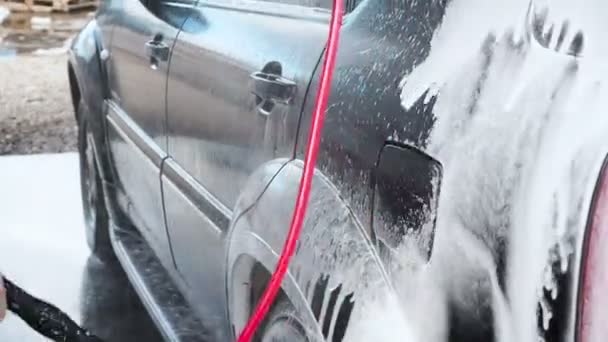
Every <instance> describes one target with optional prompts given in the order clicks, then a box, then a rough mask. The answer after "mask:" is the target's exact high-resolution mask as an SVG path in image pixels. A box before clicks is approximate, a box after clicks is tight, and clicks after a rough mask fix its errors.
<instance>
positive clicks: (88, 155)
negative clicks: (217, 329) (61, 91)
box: [77, 100, 116, 263]
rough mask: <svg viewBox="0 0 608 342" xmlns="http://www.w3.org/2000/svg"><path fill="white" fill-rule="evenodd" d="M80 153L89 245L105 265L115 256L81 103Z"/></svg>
mask: <svg viewBox="0 0 608 342" xmlns="http://www.w3.org/2000/svg"><path fill="white" fill-rule="evenodd" d="M77 118H78V153H79V155H80V189H81V194H82V209H83V214H84V221H85V229H86V230H87V231H86V236H87V244H88V245H89V248H90V249H91V252H92V253H93V255H95V256H96V257H97V258H98V259H99V260H101V261H102V262H104V263H108V262H114V260H115V258H116V256H115V254H114V250H113V248H112V243H111V240H110V226H109V219H108V211H107V210H106V206H105V201H104V194H103V184H102V180H101V175H100V173H99V165H98V164H97V159H96V156H95V149H94V148H93V145H92V144H91V141H92V132H91V130H90V125H89V122H88V118H89V113H88V112H87V107H86V105H85V104H84V102H83V101H82V100H81V101H80V103H79V104H78V113H77Z"/></svg>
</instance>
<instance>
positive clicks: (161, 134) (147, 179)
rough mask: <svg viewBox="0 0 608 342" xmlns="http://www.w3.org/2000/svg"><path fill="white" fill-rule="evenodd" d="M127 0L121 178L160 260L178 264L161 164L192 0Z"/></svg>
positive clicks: (117, 93)
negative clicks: (171, 73) (174, 57)
mask: <svg viewBox="0 0 608 342" xmlns="http://www.w3.org/2000/svg"><path fill="white" fill-rule="evenodd" d="M150 3H151V2H150ZM122 6H123V8H122V11H121V13H122V17H121V18H120V20H119V21H118V23H117V24H116V25H115V26H114V29H113V41H112V51H111V60H112V65H113V68H112V69H111V72H110V73H109V82H110V89H111V91H110V94H109V99H108V100H107V102H108V119H109V122H110V131H109V133H108V137H109V141H110V148H111V149H112V155H113V157H114V159H115V160H114V162H113V163H114V165H115V168H116V182H119V183H120V187H121V188H122V189H123V190H124V192H125V193H126V195H127V198H128V199H129V202H128V203H127V207H126V208H125V211H126V213H127V215H128V217H129V218H130V220H131V221H133V223H134V224H135V225H136V226H137V227H139V228H140V229H141V231H142V233H143V234H144V235H145V236H146V237H147V238H148V239H149V241H150V244H151V245H152V247H153V248H154V250H155V251H156V252H157V254H158V256H159V258H160V260H161V261H162V262H163V263H164V264H165V265H167V266H168V267H172V265H173V257H172V255H171V249H170V245H169V238H168V236H167V232H166V228H165V221H164V212H163V210H164V209H163V202H162V194H161V184H160V170H161V164H162V162H163V160H164V159H165V158H166V157H167V153H166V150H167V140H166V115H165V113H166V103H165V95H166V85H167V73H168V69H169V68H168V66H169V57H170V47H171V46H173V44H174V43H175V39H176V38H177V34H178V32H179V29H180V27H181V25H182V24H183V22H184V21H185V20H186V18H187V17H188V14H189V12H188V10H189V8H190V7H191V6H192V3H190V4H188V3H184V2H180V1H175V2H169V1H163V2H160V3H159V6H158V7H153V6H152V5H151V4H148V5H147V6H146V4H145V3H143V2H140V1H128V2H124V3H123V4H122ZM152 8H154V11H155V12H151V9H152ZM157 39H158V44H164V45H163V46H164V47H165V48H166V52H167V53H166V54H165V55H164V56H162V57H160V56H156V55H151V52H150V50H149V46H148V45H150V44H151V42H152V41H155V40H157Z"/></svg>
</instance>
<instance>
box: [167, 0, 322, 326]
mask: <svg viewBox="0 0 608 342" xmlns="http://www.w3.org/2000/svg"><path fill="white" fill-rule="evenodd" d="M300 2H302V3H300ZM309 2H311V1H308V0H301V1H300V0H294V1H293V3H291V4H287V3H285V0H281V1H277V2H272V1H256V0H253V1H251V0H240V1H235V2H226V1H210V0H200V1H199V2H198V4H197V6H196V10H195V11H194V13H193V14H192V15H191V16H190V17H189V19H188V20H187V21H186V23H185V24H184V25H183V28H182V31H181V32H180V34H179V37H178V40H177V42H176V44H175V48H174V50H173V55H172V60H171V70H170V72H169V80H168V89H167V94H168V95H167V108H168V111H167V114H168V121H167V128H168V151H169V158H168V159H167V162H166V163H165V164H164V167H163V177H162V179H163V190H164V194H165V209H166V213H167V227H168V230H169V235H170V237H171V245H172V247H173V251H174V256H175V261H176V264H177V267H178V270H179V271H180V273H181V274H182V276H183V278H184V279H185V281H186V282H187V283H188V285H189V287H190V288H191V289H193V290H192V293H191V295H192V296H194V297H197V298H196V302H198V303H206V304H205V305H206V306H208V307H207V308H206V309H205V308H200V309H201V311H202V312H203V314H204V313H205V312H210V313H215V317H211V318H210V319H205V320H206V321H211V320H212V319H217V320H218V321H220V320H224V321H225V316H224V317H221V315H220V314H219V313H220V312H221V311H219V310H220V308H221V307H222V306H223V305H224V304H225V303H224V302H222V301H223V300H225V298H226V292H225V284H224V278H225V276H224V263H225V258H226V251H225V249H224V246H225V244H224V243H225V241H224V237H225V236H226V231H227V229H228V225H229V222H230V220H231V218H232V210H233V208H234V206H235V204H236V202H237V199H238V198H239V195H240V193H241V189H243V187H244V186H245V183H246V182H247V180H248V179H249V177H250V176H251V174H252V173H253V172H254V171H256V170H257V169H259V168H260V167H261V165H262V164H264V163H266V162H268V161H271V160H278V159H281V158H283V159H284V160H286V158H291V157H292V156H293V153H294V147H295V139H296V136H297V128H298V120H299V117H300V112H301V109H302V104H303V102H304V98H305V96H306V93H307V87H308V84H309V81H310V78H311V77H312V75H313V73H314V70H315V68H316V66H317V64H318V62H319V60H320V57H321V55H322V52H323V49H324V46H325V41H326V37H327V32H328V22H329V14H330V12H329V10H327V9H319V8H313V7H310V6H308V5H309V4H308V3H309ZM209 306H211V307H209Z"/></svg>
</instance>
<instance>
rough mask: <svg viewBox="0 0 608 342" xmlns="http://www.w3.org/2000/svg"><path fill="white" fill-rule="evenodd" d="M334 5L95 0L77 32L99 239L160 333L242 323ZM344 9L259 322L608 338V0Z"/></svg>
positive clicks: (362, 333)
mask: <svg viewBox="0 0 608 342" xmlns="http://www.w3.org/2000/svg"><path fill="white" fill-rule="evenodd" d="M330 7H331V4H330V3H329V1H326V0H325V1H321V0H276V1H275V0H268V1H263V0H234V1H228V0H166V1H165V0H123V1H120V0H106V1H102V4H101V7H100V9H99V11H98V12H97V14H96V16H95V18H94V20H92V21H91V22H90V23H89V24H88V26H86V28H85V29H84V30H83V31H82V32H81V33H80V34H79V35H78V36H77V37H76V38H75V39H74V41H73V45H72V49H71V51H70V59H69V65H68V71H69V79H70V84H71V91H72V98H73V103H74V108H75V111H76V117H77V120H78V125H79V134H80V135H79V147H80V155H81V174H82V193H83V202H84V212H85V217H86V222H87V228H88V231H87V234H88V235H87V237H88V243H89V245H90V247H91V249H92V251H93V253H94V254H96V255H97V256H98V257H99V258H101V259H103V260H107V261H111V260H113V259H114V258H117V259H118V260H119V261H120V263H121V264H122V266H123V268H124V269H125V271H126V273H127V274H128V276H129V278H130V280H131V282H132V284H133V285H134V287H135V289H136V290H137V292H138V293H139V295H140V296H141V298H142V301H143V302H144V304H145V305H146V307H147V308H148V309H149V311H150V313H151V316H152V317H153V319H154V320H155V323H156V324H157V325H158V327H159V328H160V330H161V331H162V333H163V334H164V336H165V337H166V339H167V340H171V341H178V340H183V341H199V340H200V341H231V340H234V339H235V337H236V336H237V335H238V333H239V332H240V331H241V330H242V329H243V327H244V325H245V323H246V322H247V320H248V318H249V316H250V315H251V313H252V311H253V309H254V307H255V305H256V303H257V301H258V300H259V298H260V296H261V294H262V292H263V290H264V288H265V287H266V285H267V282H268V280H269V277H270V275H271V274H272V272H273V270H274V268H275V265H276V262H277V259H278V256H279V254H280V252H281V249H282V246H283V243H284V240H285V237H286V233H287V230H288V227H289V223H290V219H291V214H292V210H293V208H294V203H295V198H296V193H297V190H298V185H299V180H300V176H301V173H302V165H303V164H302V160H303V159H304V158H303V157H304V155H303V154H304V150H305V148H306V140H307V136H308V131H309V124H310V118H311V113H312V107H313V104H314V100H315V96H314V95H315V94H316V91H317V87H318V80H319V73H320V66H319V65H320V62H321V60H322V55H323V52H324V48H325V44H326V39H327V33H328V25H329V16H330ZM346 7H347V13H345V14H344V25H343V27H342V38H341V45H340V48H339V53H338V60H337V65H336V70H335V73H334V81H333V88H332V93H331V98H330V101H329V107H328V110H327V115H326V122H325V128H324V131H323V136H322V143H321V147H320V156H319V161H318V165H317V170H316V176H315V179H314V181H313V189H312V194H311V199H310V207H309V210H308V213H307V216H306V220H305V223H304V228H303V232H302V236H301V238H300V240H299V243H298V248H297V251H296V254H295V256H294V258H293V261H292V263H291V264H290V266H289V273H288V275H287V277H286V279H285V280H284V282H283V287H282V292H281V293H280V295H279V298H278V300H277V301H276V303H275V304H274V306H273V307H272V309H271V312H270V315H269V317H268V318H267V319H266V321H265V322H264V324H263V325H262V327H261V329H260V331H259V333H258V335H257V337H256V338H257V340H259V341H274V340H287V341H317V340H326V341H333V342H338V341H390V340H396V341H425V342H426V341H454V342H460V341H462V342H475V341H480V342H482V341H483V342H488V341H497V342H510V341H535V342H536V341H539V339H540V340H544V341H581V342H589V341H600V340H602V341H603V340H604V339H603V337H602V336H604V337H605V336H608V335H607V329H608V315H606V314H604V313H603V312H602V310H604V309H602V308H605V307H608V296H606V291H608V280H607V279H608V277H607V276H606V274H608V271H607V268H606V267H607V266H606V265H608V263H606V256H607V253H608V252H607V251H608V238H607V236H608V235H606V234H608V223H607V221H606V215H605V214H606V211H607V210H608V209H607V208H608V207H607V206H608V198H607V196H608V192H607V191H608V183H606V182H607V180H606V177H607V175H606V173H605V171H604V166H603V165H604V158H605V156H606V151H608V144H607V143H608V140H607V139H606V134H607V132H608V116H607V115H605V113H604V111H605V109H606V108H607V107H606V101H608V100H607V99H608V96H607V95H606V86H605V80H606V79H608V78H607V77H606V76H607V75H606V74H607V71H608V68H605V67H604V65H605V58H606V57H607V55H608V53H607V52H608V48H607V46H606V43H605V33H606V32H608V24H607V23H606V21H605V20H604V19H603V18H604V15H602V13H603V12H602V11H604V12H605V10H606V7H605V5H604V4H603V3H602V2H599V1H595V0H585V1H583V3H582V4H578V3H577V4H574V2H567V1H554V2H551V3H549V2H546V1H532V2H530V1H528V0H509V1H507V0H504V1H487V0H451V1H449V0H422V1H420V0H360V1H355V0H347V4H346ZM604 14H605V13H604Z"/></svg>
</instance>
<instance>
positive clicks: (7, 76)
mask: <svg viewBox="0 0 608 342" xmlns="http://www.w3.org/2000/svg"><path fill="white" fill-rule="evenodd" d="M0 75H1V76H0V155H4V154H29V153H52V152H66V151H75V150H76V140H77V127H76V122H75V120H74V110H73V108H72V103H71V99H70V91H69V85H68V76H67V55H65V54H61V55H59V56H30V55H18V56H16V57H12V58H0Z"/></svg>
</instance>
